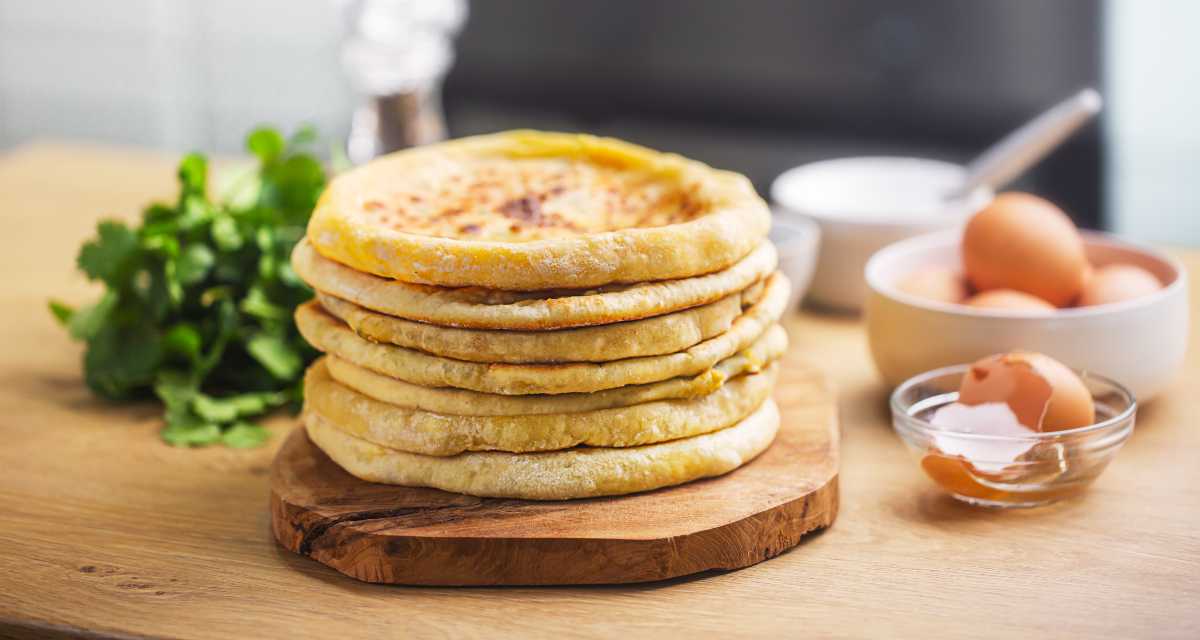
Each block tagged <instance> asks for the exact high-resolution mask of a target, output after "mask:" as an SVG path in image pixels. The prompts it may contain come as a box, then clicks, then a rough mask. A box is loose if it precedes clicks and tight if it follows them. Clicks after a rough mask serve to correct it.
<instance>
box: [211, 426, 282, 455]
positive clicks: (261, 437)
mask: <svg viewBox="0 0 1200 640" xmlns="http://www.w3.org/2000/svg"><path fill="white" fill-rule="evenodd" d="M270 436H271V433H270V432H269V431H267V430H266V429H264V428H263V427H261V426H259V425H257V424H253V423H250V422H236V423H234V425H233V426H232V427H229V428H228V429H226V430H225V433H224V434H223V435H222V436H221V442H222V443H223V444H224V445H225V446H227V447H233V448H235V449H250V448H253V447H257V446H260V445H262V444H263V443H264V442H266V441H267V438H269V437H270Z"/></svg>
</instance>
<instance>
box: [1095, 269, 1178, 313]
mask: <svg viewBox="0 0 1200 640" xmlns="http://www.w3.org/2000/svg"><path fill="white" fill-rule="evenodd" d="M1159 289H1162V283H1161V282H1159V281H1158V278H1157V277H1155V276H1154V274H1153V273H1150V272H1149V271H1146V270H1145V269H1143V268H1141V267H1135V266H1133V265H1131V264H1112V265H1108V266H1107V267H1100V268H1099V269H1096V270H1095V272H1094V273H1093V274H1092V276H1091V277H1090V278H1088V280H1087V282H1086V283H1085V284H1084V285H1083V293H1081V294H1079V306H1081V307H1088V306H1091V305H1094V304H1111V303H1114V302H1122V301H1125V300H1132V299H1134V298H1140V297H1142V296H1146V295H1150V294H1151V293H1154V292H1155V291H1158V290H1159Z"/></svg>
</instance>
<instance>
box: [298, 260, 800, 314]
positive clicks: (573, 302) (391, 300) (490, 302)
mask: <svg viewBox="0 0 1200 640" xmlns="http://www.w3.org/2000/svg"><path fill="white" fill-rule="evenodd" d="M778 261H779V257H778V255H777V254H776V251H775V246H774V245H772V244H771V243H770V242H763V243H762V244H760V245H759V246H758V247H757V248H755V249H754V251H752V252H751V253H750V255H748V256H746V257H745V258H743V259H742V260H741V261H739V262H738V263H737V264H735V265H733V266H731V267H729V268H727V269H724V270H721V271H717V272H715V273H710V274H708V275H704V276H697V277H694V278H684V279H680V280H666V281H662V282H644V283H639V284H633V285H609V286H605V287H600V288H598V289H594V290H587V289H565V290H553V291H533V292H514V291H497V290H495V289H482V288H479V287H464V288H457V289H455V288H446V287H433V286H428V285H420V284H411V283H407V282H401V281H399V280H390V279H387V278H380V277H378V276H374V275H371V274H367V273H363V272H361V271H356V270H354V269H351V268H350V267H347V266H345V265H343V264H340V263H338V262H335V261H333V260H330V259H328V258H325V257H323V256H321V254H319V253H317V251H316V250H315V249H313V247H312V245H310V244H309V243H308V242H307V241H306V240H301V241H300V242H299V243H297V244H296V248H295V249H294V250H293V251H292V268H293V269H294V270H295V271H296V274H297V275H299V276H300V278H301V279H302V280H304V281H305V282H307V283H308V284H309V285H311V286H312V287H313V288H314V289H316V290H318V291H322V292H325V293H327V294H329V295H333V296H336V297H338V298H341V299H343V300H347V301H349V302H353V303H354V304H356V305H358V306H360V307H364V308H367V309H371V310H373V311H378V312H379V313H382V314H386V315H389V316H394V317H397V318H406V319H409V320H416V321H419V322H428V323H430V324H436V325H441V326H446V327H462V328H465V329H509V330H515V331H539V330H545V329H566V328H571V327H586V326H592V325H599V324H610V323H613V322H624V321H627V320H639V319H641V318H649V317H651V316H657V315H662V314H665V313H671V312H674V311H680V310H682V309H689V308H691V307H696V306H699V305H702V304H708V303H710V302H714V301H717V300H720V299H721V298H724V297H727V296H729V295H731V294H733V293H736V292H738V291H742V290H744V289H746V288H747V287H749V286H751V285H753V284H754V283H756V282H759V281H761V280H762V279H763V278H765V277H766V276H767V275H768V274H770V273H771V272H772V271H774V270H775V267H776V266H777V264H778Z"/></svg>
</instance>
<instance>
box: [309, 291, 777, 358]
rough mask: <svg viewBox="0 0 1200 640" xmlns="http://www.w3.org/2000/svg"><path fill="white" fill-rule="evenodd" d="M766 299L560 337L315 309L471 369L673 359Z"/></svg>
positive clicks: (325, 302)
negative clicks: (476, 365) (461, 362)
mask: <svg viewBox="0 0 1200 640" xmlns="http://www.w3.org/2000/svg"><path fill="white" fill-rule="evenodd" d="M761 294H762V286H761V285H760V284H754V285H751V286H750V287H749V288H748V289H746V290H745V291H742V292H739V293H735V294H733V295H730V296H726V297H724V298H722V299H720V300H718V301H716V302H712V303H709V304H706V305H703V306H699V307H695V308H692V309H686V310H684V311H677V312H675V313H668V314H666V315H661V316H654V317H653V318H644V319H642V320H630V321H629V322H618V323H616V324H606V325H600V326H596V327H580V328H578V329H559V330H556V331H502V330H493V329H459V328H454V327H441V326H438V325H434V324H427V323H424V322H415V321H413V320H405V319H403V318H396V317H393V316H388V315H384V314H382V313H377V312H375V311H371V310H369V309H364V308H363V307H360V306H358V305H356V304H354V303H353V302H347V301H345V300H342V299H341V298H337V297H334V296H331V295H329V294H324V293H319V292H318V293H317V302H319V303H320V304H321V307H322V308H323V309H325V310H326V311H328V312H329V313H330V314H331V315H334V316H337V317H338V318H340V319H341V320H342V321H343V322H345V323H346V324H348V325H350V328H351V329H353V330H354V332H355V333H357V334H358V335H360V336H362V337H364V338H367V339H368V340H372V341H375V342H384V343H388V344H394V345H397V346H401V347H408V348H410V349H417V350H419V351H424V352H425V353H431V354H433V355H437V356H444V357H447V358H455V359H458V360H468V361H470V362H507V363H512V364H520V363H526V362H608V361H612V360H623V359H625V358H637V357H641V356H656V355H660V354H664V353H675V352H676V351H682V350H684V349H687V348H688V347H690V346H692V345H694V344H696V343H698V342H701V341H703V340H707V339H709V338H711V337H713V336H716V335H720V334H721V333H724V332H725V331H726V330H728V329H729V327H730V325H732V324H733V321H734V320H735V319H736V318H737V317H738V315H740V314H741V313H742V308H743V307H748V306H750V305H752V304H754V303H755V302H756V301H757V300H758V298H759V296H760V295H761Z"/></svg>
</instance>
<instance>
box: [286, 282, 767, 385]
mask: <svg viewBox="0 0 1200 640" xmlns="http://www.w3.org/2000/svg"><path fill="white" fill-rule="evenodd" d="M789 287H790V285H789V283H788V281H787V278H785V277H784V276H783V275H782V274H780V273H776V274H774V275H773V276H771V278H770V279H768V281H767V284H766V290H765V291H764V292H763V298H762V300H760V301H759V302H758V303H757V304H755V305H754V306H752V307H750V308H749V309H747V310H746V311H745V312H744V313H743V314H742V315H741V316H739V317H738V319H737V320H735V321H734V323H733V326H731V327H730V328H729V331H726V332H725V333H723V334H721V335H719V336H717V337H715V338H711V339H709V340H705V341H704V342H701V343H699V344H697V345H694V346H692V347H690V348H688V349H687V350H685V351H680V352H677V353H672V354H666V355H658V356H647V357H643V358H629V359H626V360H616V361H613V362H603V363H590V362H572V363H564V364H485V363H479V362H466V361H463V360H454V359H451V358H443V357H440V356H433V355H429V354H427V353H423V352H421V351H416V350H414V349H406V348H404V347H397V346H393V345H382V344H377V343H374V342H371V341H369V340H366V339H364V338H361V337H359V336H358V335H357V334H356V333H354V331H352V330H351V329H350V328H349V327H347V326H346V325H345V324H344V323H342V322H341V321H340V320H338V319H337V318H334V317H333V316H331V315H329V314H328V313H326V312H325V311H324V310H322V309H321V307H320V305H318V304H317V303H316V302H309V303H307V304H304V305H301V306H300V307H298V308H297V309H296V326H297V328H299V330H300V333H301V334H302V335H303V336H304V338H305V339H306V340H308V342H309V344H312V345H313V346H314V347H316V348H317V349H318V350H320V351H324V352H325V353H330V354H333V355H336V356H338V357H339V358H342V359H344V360H349V361H350V362H353V363H354V364H357V365H359V366H361V367H365V368H367V369H371V370H372V371H375V372H377V373H381V374H383V375H386V376H390V377H393V378H397V379H399V380H404V381H406V382H411V383H413V384H419V385H423V386H427V387H457V388H459V389H471V390H473V391H481V392H484V393H500V394H505V395H523V394H535V393H551V394H555V393H585V392H593V391H600V390H603V389H612V388H616V387H623V386H626V385H631V384H644V383H647V382H657V381H659V380H666V379H668V378H675V377H679V376H687V375H695V374H697V373H700V372H701V371H704V370H706V369H709V368H711V367H712V366H713V365H715V364H716V363H717V362H720V361H721V360H724V359H725V358H728V357H729V356H731V355H733V354H734V353H737V352H738V351H741V350H743V349H746V348H747V347H749V346H750V345H752V344H753V343H754V342H756V341H757V340H759V339H764V340H786V335H784V333H783V329H781V328H779V327H778V326H777V325H775V323H776V322H777V321H778V320H779V318H780V316H782V315H783V312H784V309H785V307H786V306H787V299H788V289H789Z"/></svg>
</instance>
